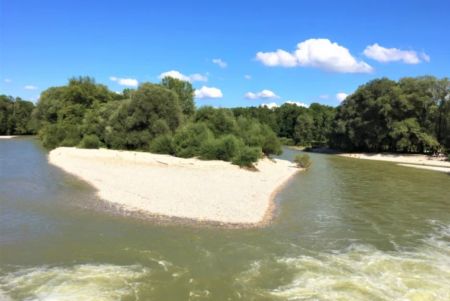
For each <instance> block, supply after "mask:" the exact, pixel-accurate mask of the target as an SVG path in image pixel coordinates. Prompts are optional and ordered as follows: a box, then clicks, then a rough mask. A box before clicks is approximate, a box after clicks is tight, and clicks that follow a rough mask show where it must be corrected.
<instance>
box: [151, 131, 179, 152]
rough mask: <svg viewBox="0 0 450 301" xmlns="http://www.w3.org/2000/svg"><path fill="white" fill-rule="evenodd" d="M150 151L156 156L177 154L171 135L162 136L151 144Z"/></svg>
mask: <svg viewBox="0 0 450 301" xmlns="http://www.w3.org/2000/svg"><path fill="white" fill-rule="evenodd" d="M149 151H150V152H152V153H156V154H168V155H174V154H175V146H174V143H173V138H172V136H171V135H169V134H165V135H161V136H158V137H156V138H154V139H153V140H152V141H151V142H150V146H149Z"/></svg>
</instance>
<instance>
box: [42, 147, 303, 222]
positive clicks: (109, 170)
mask: <svg viewBox="0 0 450 301" xmlns="http://www.w3.org/2000/svg"><path fill="white" fill-rule="evenodd" d="M49 162H50V163H51V164H54V165H56V166H58V167H60V168H62V169H63V170H65V171H67V172H69V173H71V174H74V175H76V176H78V177H80V178H81V179H83V180H85V181H86V182H88V183H90V184H91V185H92V186H94V187H95V188H96V189H97V190H98V195H99V196H100V198H101V199H103V200H106V201H110V202H113V203H115V204H118V205H120V206H121V207H123V208H124V209H126V210H129V211H141V212H143V213H150V214H153V215H163V216H168V217H177V218H186V219H192V220H196V221H210V222H218V223H227V224H245V225H258V224H259V225H261V224H264V223H265V222H267V221H269V220H270V218H271V215H272V211H273V210H272V209H273V205H274V204H273V198H274V197H275V194H276V192H277V191H278V189H279V188H280V187H281V186H282V185H283V184H284V183H286V181H287V180H288V179H289V178H290V177H291V176H293V175H294V174H295V173H296V172H297V171H299V170H300V169H298V168H297V167H296V166H295V165H294V164H293V163H292V162H289V161H285V160H278V159H275V160H271V159H268V158H265V159H261V160H259V161H258V163H257V164H256V165H255V168H256V169H257V171H255V170H249V169H244V168H240V167H238V166H236V165H233V164H230V163H228V162H224V161H218V160H211V161H204V160H199V159H194V158H189V159H184V158H177V157H173V156H169V155H158V154H151V153H144V152H133V151H117V150H107V149H99V150H92V149H79V148H69V147H60V148H56V149H54V150H52V151H51V152H50V154H49Z"/></svg>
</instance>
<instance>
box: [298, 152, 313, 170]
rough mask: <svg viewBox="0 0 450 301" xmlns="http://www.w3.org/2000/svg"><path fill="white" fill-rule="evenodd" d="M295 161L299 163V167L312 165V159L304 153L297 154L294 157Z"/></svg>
mask: <svg viewBox="0 0 450 301" xmlns="http://www.w3.org/2000/svg"><path fill="white" fill-rule="evenodd" d="M294 162H295V163H297V167H300V168H305V169H307V168H309V167H310V166H311V163H312V162H311V159H310V158H309V155H307V154H304V155H300V154H299V155H297V156H295V158H294Z"/></svg>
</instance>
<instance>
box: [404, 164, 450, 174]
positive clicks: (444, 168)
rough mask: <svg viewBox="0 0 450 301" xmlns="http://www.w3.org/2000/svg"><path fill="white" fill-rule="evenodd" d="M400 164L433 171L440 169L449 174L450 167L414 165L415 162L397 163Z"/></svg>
mask: <svg viewBox="0 0 450 301" xmlns="http://www.w3.org/2000/svg"><path fill="white" fill-rule="evenodd" d="M397 165H400V166H406V167H413V168H419V169H428V170H433V171H440V172H445V173H449V174H450V167H437V166H427V165H415V164H397Z"/></svg>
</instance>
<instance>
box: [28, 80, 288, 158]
mask: <svg viewBox="0 0 450 301" xmlns="http://www.w3.org/2000/svg"><path fill="white" fill-rule="evenodd" d="M193 97H194V89H193V88H192V85H191V84H190V83H189V82H185V81H181V80H178V79H174V78H170V77H167V78H164V79H163V80H162V81H161V82H160V83H158V84H154V83H143V84H141V85H140V86H139V87H138V88H137V89H136V90H129V89H127V90H124V91H123V93H120V94H118V93H114V92H111V91H110V90H108V89H107V87H106V86H104V85H100V84H96V83H95V81H94V80H93V79H92V78H89V77H80V78H73V79H71V80H69V83H68V84H67V85H65V86H61V87H52V88H49V89H47V90H46V91H44V92H43V93H42V94H41V97H40V99H39V102H38V103H37V106H36V109H35V110H34V117H35V118H36V123H37V126H38V128H39V130H38V135H39V137H40V139H41V140H42V142H43V144H44V146H45V147H47V148H54V147H57V146H80V147H85V148H98V147H107V148H111V149H123V150H140V151H150V152H153V153H160V154H170V155H175V156H178V157H184V158H187V157H199V158H201V159H218V160H224V161H231V162H233V163H235V164H238V165H240V166H252V164H253V163H254V162H256V161H257V160H258V159H259V158H260V157H261V156H263V155H266V156H269V155H271V154H280V153H281V143H280V141H279V139H278V138H277V136H276V134H275V133H274V132H273V130H272V129H271V128H270V127H269V126H268V125H266V124H263V123H260V122H259V121H258V120H256V119H253V118H247V117H243V116H242V117H236V116H235V115H234V114H233V113H232V111H231V110H230V109H215V108H212V107H202V108H200V109H196V108H195V105H194V99H193Z"/></svg>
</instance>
